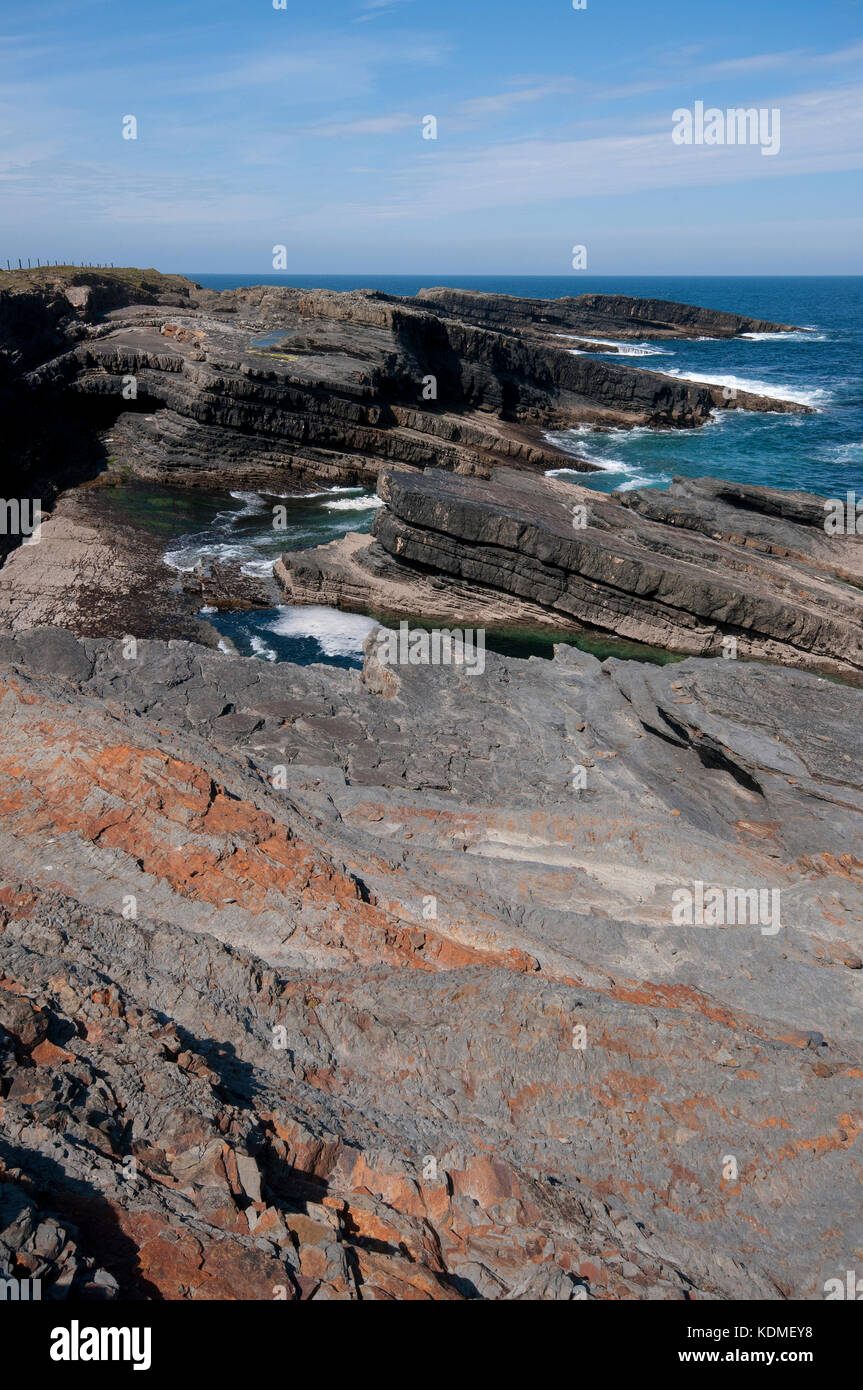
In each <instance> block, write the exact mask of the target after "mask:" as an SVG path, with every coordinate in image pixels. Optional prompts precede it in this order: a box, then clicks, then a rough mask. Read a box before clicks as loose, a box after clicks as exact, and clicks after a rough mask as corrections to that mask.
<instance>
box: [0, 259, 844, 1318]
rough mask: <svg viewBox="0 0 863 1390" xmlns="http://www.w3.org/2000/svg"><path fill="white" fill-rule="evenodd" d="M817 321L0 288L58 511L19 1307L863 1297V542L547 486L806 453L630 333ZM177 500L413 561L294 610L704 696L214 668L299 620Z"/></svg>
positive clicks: (20, 1099)
mask: <svg viewBox="0 0 863 1390" xmlns="http://www.w3.org/2000/svg"><path fill="white" fill-rule="evenodd" d="M791 329H792V325H785V324H772V323H765V322H764V321H763V320H760V319H754V318H746V317H744V316H742V315H729V314H722V313H718V312H714V311H711V310H708V309H702V308H695V307H693V306H687V305H674V304H668V303H664V302H661V301H636V300H632V299H629V298H627V297H626V296H619V295H612V296H597V295H585V296H580V297H578V298H572V299H566V300H559V301H536V300H516V299H512V298H510V297H508V296H500V295H476V294H471V293H469V292H465V291H457V290H451V289H446V288H439V289H432V288H429V289H425V290H423V291H421V293H420V294H419V295H418V296H416V298H415V299H399V298H397V297H395V296H390V295H384V294H381V293H378V292H372V291H353V292H350V293H346V294H336V293H334V292H330V291H325V290H313V291H301V290H292V289H284V288H275V289H274V288H270V287H264V286H258V287H255V288H253V289H248V290H234V291H226V292H223V293H216V292H214V291H209V290H205V289H202V288H201V287H200V286H197V285H195V284H194V283H193V282H191V281H188V280H185V279H183V277H179V276H164V275H161V274H159V273H157V272H155V271H119V272H104V271H92V272H77V271H71V270H70V271H69V272H62V273H61V272H57V271H56V270H54V271H45V272H42V271H40V272H32V273H31V272H20V273H13V274H12V275H4V274H2V273H0V405H2V407H3V410H4V418H6V419H8V420H9V421H10V426H9V431H8V435H9V437H8V450H9V457H10V459H11V461H12V465H13V470H14V473H15V478H16V489H17V493H18V495H21V496H24V495H29V496H34V497H35V496H38V497H41V498H42V499H43V501H44V508H45V519H44V521H43V525H42V533H41V537H40V540H39V543H38V544H36V545H32V546H24V545H21V544H20V537H18V538H15V537H11V536H6V537H3V538H2V539H3V540H4V542H5V550H4V555H5V562H4V563H3V564H2V568H0V712H2V718H3V739H2V740H0V1276H2V1277H14V1278H20V1277H29V1278H36V1279H39V1280H41V1281H42V1285H43V1287H44V1288H45V1290H47V1291H48V1293H47V1296H48V1297H50V1298H55V1299H58V1300H59V1299H69V1300H72V1301H74V1300H77V1299H85V1300H88V1299H94V1300H95V1299H111V1300H114V1299H118V1300H131V1299H135V1300H138V1299H145V1300H162V1299H170V1300H192V1301H194V1300H211V1299H213V1300H223V1299H231V1300H234V1299H261V1300H272V1299H273V1298H274V1297H275V1296H279V1297H282V1298H284V1299H285V1300H287V1301H309V1300H314V1301H320V1300H336V1301H390V1300H399V1301H401V1300H422V1301H432V1300H434V1301H465V1300H495V1301H497V1300H519V1301H521V1300H543V1301H546V1300H554V1301H589V1302H594V1301H606V1300H651V1301H652V1300H657V1301H679V1302H684V1301H693V1300H694V1301H700V1300H705V1301H713V1300H741V1299H749V1298H753V1299H759V1300H774V1301H784V1300H805V1299H813V1298H818V1297H820V1296H821V1291H822V1290H823V1288H824V1284H825V1280H827V1279H830V1278H831V1277H833V1276H835V1275H836V1274H837V1271H845V1270H848V1269H853V1268H854V1267H855V1265H854V1260H855V1258H857V1257H858V1255H857V1252H859V1250H860V1248H861V1239H863V1228H861V1218H860V1211H859V1191H860V1181H861V1178H863V1170H861V1163H860V1157H859V1152H858V1149H859V1143H858V1136H859V1134H860V1132H861V1131H863V1112H861V1107H860V1079H861V1077H863V1005H861V996H860V980H861V974H860V972H861V970H863V855H861V845H863V774H861V768H863V691H861V690H860V689H857V688H855V686H856V685H857V684H858V683H859V681H860V677H861V673H863V593H861V587H863V549H861V547H863V537H857V536H855V535H850V536H847V537H843V538H841V539H840V540H837V539H836V538H829V537H828V536H827V535H826V534H825V530H824V526H823V519H824V510H823V503H822V501H821V499H819V498H817V497H814V496H811V495H809V494H806V493H803V492H793V493H792V492H781V491H779V490H776V489H772V488H762V487H754V486H749V485H743V484H733V483H730V482H725V481H722V480H719V479H715V478H698V479H685V478H678V479H676V480H675V481H674V483H673V484H672V486H671V487H670V488H669V489H668V490H667V491H665V492H660V491H656V490H650V489H639V488H635V489H633V490H631V491H629V492H626V493H619V494H614V495H611V496H608V495H605V494H602V493H600V492H598V491H596V490H591V489H590V488H588V487H581V486H577V485H575V484H573V483H564V482H562V481H561V480H559V479H556V478H553V477H546V476H545V475H546V474H547V472H548V471H549V470H555V469H558V468H562V467H564V466H565V467H567V468H573V469H574V470H575V471H578V470H579V469H581V471H583V472H584V473H585V474H586V473H588V472H589V471H590V470H591V468H592V465H591V464H590V463H588V462H587V461H580V462H579V461H578V460H573V459H572V457H571V456H570V455H568V454H563V453H562V452H561V451H560V450H558V449H557V448H556V447H555V446H553V445H552V444H550V443H549V442H548V441H547V440H546V438H545V434H546V432H547V431H548V430H552V429H566V428H570V427H572V426H573V425H576V424H592V425H596V426H598V427H603V426H607V425H614V426H615V427H625V428H629V427H633V426H636V425H643V424H650V425H652V426H654V427H662V428H667V429H669V430H672V429H680V430H689V429H698V428H700V427H701V426H702V425H703V424H705V423H706V421H707V420H709V419H710V418H711V416H712V414H713V413H714V412H715V411H717V410H722V409H740V410H751V411H758V412H762V411H776V412H779V411H782V412H805V410H806V409H807V407H805V406H800V405H798V404H796V403H792V402H788V401H778V400H775V399H770V398H768V397H764V396H758V395H753V394H747V393H745V392H738V393H737V394H736V395H735V396H731V397H729V396H728V395H727V393H723V391H722V390H721V389H720V388H718V387H712V386H708V385H702V384H698V383H693V382H688V381H684V380H682V379H678V378H673V377H669V376H663V375H662V374H661V373H656V372H650V371H645V370H643V369H642V368H640V367H632V366H627V365H624V364H622V363H618V362H617V361H611V362H606V361H600V360H598V359H597V358H596V355H595V354H594V353H592V352H591V350H590V342H589V340H590V339H591V338H594V337H612V338H615V339H617V340H619V341H626V340H634V339H636V338H638V337H642V336H650V337H657V338H659V337H681V338H687V337H697V336H705V335H710V336H714V337H717V338H720V339H721V338H730V337H734V336H737V335H740V334H744V333H754V332H785V331H791ZM561 334H565V335H569V336H568V338H567V339H566V340H565V341H566V342H568V343H570V344H582V349H580V350H579V352H580V355H573V353H572V352H570V351H568V349H567V347H566V346H561V345H560V344H561V343H562V342H564V339H563V338H561V337H560V336H559V335H561ZM579 335H582V336H579ZM432 388H433V389H434V392H435V394H433V395H432V394H431V392H432ZM424 392H426V393H427V394H426V395H425V397H424ZM124 393H125V394H124ZM127 478H131V479H133V480H135V481H137V482H140V483H141V485H142V486H145V485H149V484H153V485H155V484H159V485H163V486H164V485H165V484H170V485H171V486H173V487H176V488H178V489H185V490H194V489H198V490H202V489H205V488H207V487H218V488H221V489H226V488H238V487H239V488H242V487H244V486H247V487H249V488H258V487H261V486H263V485H265V484H266V485H267V486H272V487H273V488H274V489H275V490H277V491H278V492H280V493H281V494H283V495H285V496H286V500H287V502H288V503H289V501H290V494H292V493H295V492H297V491H298V490H300V489H302V487H303V486H307V485H308V483H309V482H310V481H314V482H315V483H318V484H320V485H321V486H324V487H326V486H331V485H333V484H335V483H340V484H347V485H348V486H355V485H356V486H364V487H373V488H376V489H377V493H378V496H379V497H380V499H381V501H382V502H383V504H384V505H383V506H382V507H380V509H379V510H378V512H377V515H376V518H375V522H374V527H373V530H372V533H371V535H366V534H362V535H361V534H359V533H351V534H348V535H347V536H345V537H344V538H343V539H342V540H339V541H336V542H334V543H331V544H329V545H327V546H322V547H316V548H310V549H305V550H294V551H288V552H286V553H285V554H284V555H283V556H282V558H281V560H280V561H279V562H278V564H277V566H276V573H275V580H276V582H277V584H278V586H279V590H280V593H281V596H282V597H283V598H284V600H285V601H286V602H288V603H291V604H298V605H303V604H318V605H320V604H324V605H330V606H332V607H336V608H341V609H345V610H350V611H353V612H362V613H366V614H370V615H373V616H374V617H376V618H381V619H383V620H384V621H387V622H391V623H392V625H394V626H397V625H398V623H397V620H399V621H401V620H408V621H414V622H424V623H441V624H444V625H446V626H448V627H461V628H464V627H473V628H482V627H484V626H489V627H492V626H494V625H495V624H500V625H502V626H504V625H507V624H510V625H512V624H517V625H521V626H524V627H525V628H529V629H532V630H535V631H537V632H545V633H549V632H558V633H559V632H561V630H567V629H569V628H571V629H572V632H573V633H576V632H587V633H592V634H594V635H596V634H598V635H600V636H602V637H616V638H621V639H626V640H629V641H632V642H639V643H645V644H650V645H653V646H656V647H659V648H662V649H663V651H664V652H665V653H667V654H674V656H676V657H677V658H680V659H677V660H674V661H671V662H669V663H668V664H664V665H663V664H656V663H650V662H646V661H639V660H619V659H616V658H607V659H604V660H601V659H598V658H597V657H595V656H592V655H590V654H588V653H587V652H585V651H581V650H579V649H578V648H577V647H576V646H574V645H571V644H569V643H568V642H561V643H560V644H558V645H557V646H556V647H555V649H554V652H553V657H552V659H531V660H521V659H517V658H515V657H510V656H505V655H500V654H498V653H496V652H494V651H488V652H485V653H484V662H483V665H482V669H481V670H480V669H479V667H474V668H467V667H465V666H464V665H463V664H462V665H459V664H450V665H439V666H435V665H429V664H422V663H416V664H411V663H410V662H408V663H404V664H399V663H393V662H391V661H388V660H386V659H384V657H383V656H382V649H381V646H380V637H381V632H380V630H379V629H378V630H376V631H372V632H371V633H370V635H369V637H368V638H367V641H366V645H365V651H364V656H363V664H362V669H360V670H346V669H341V668H339V667H337V666H333V665H324V664H312V665H299V664H293V663H291V662H282V663H271V662H268V661H263V660H253V659H243V658H240V657H237V656H235V655H232V654H230V653H226V652H224V651H216V650H213V647H214V646H215V637H216V635H215V633H214V632H213V631H212V630H210V631H209V632H208V630H207V624H206V623H204V622H202V621H201V620H200V618H199V617H198V616H197V614H198V609H199V608H200V607H201V605H202V604H208V605H209V604H213V605H216V606H225V607H231V606H234V607H238V608H239V607H242V606H243V605H246V606H251V607H255V606H265V605H267V604H270V603H272V602H273V601H274V598H273V590H272V588H271V587H269V581H268V580H267V581H260V582H258V581H253V580H250V579H248V578H246V579H245V580H244V581H243V582H240V581H239V580H238V578H237V576H236V574H235V573H232V572H231V571H229V570H228V571H226V570H223V569H221V568H220V567H219V566H218V564H217V565H214V566H212V567H210V569H209V570H208V571H207V572H206V573H200V574H192V575H190V576H187V577H186V578H185V580H184V581H179V580H178V578H177V575H176V574H175V573H173V572H171V571H169V570H168V569H167V567H166V566H165V565H163V564H162V562H161V558H160V555H161V551H160V547H159V545H157V544H156V542H155V541H154V540H153V539H152V537H151V538H149V539H148V538H147V537H145V536H144V535H143V534H142V533H141V532H140V531H137V530H136V529H135V527H134V525H132V524H129V525H125V524H118V523H117V522H116V515H117V514H116V513H110V508H109V502H110V492H111V485H112V484H114V483H117V482H118V481H119V480H122V479H127ZM729 658H736V659H729ZM828 677H829V679H828ZM711 895H713V897H711ZM716 895H718V901H719V902H720V903H721V905H722V912H719V909H718V908H717V905H716V904H717V897H716ZM741 895H742V896H741ZM706 897H707V898H708V899H709V900H710V902H711V911H712V912H713V915H712V916H711V915H710V912H708V913H707V914H705V911H704V903H705V898H706ZM681 899H683V900H685V902H687V903H688V914H689V915H688V917H687V916H686V914H684V915H681V914H680V903H681ZM753 901H754V903H755V904H756V906H757V909H758V910H757V913H755V915H750V916H746V915H745V914H743V904H745V905H746V906H747V910H748V907H749V905H750V904H751V902H753ZM726 904H727V908H726ZM765 904H766V906H765ZM693 905H695V906H693ZM738 907H739V909H740V915H735V913H736V912H737V909H738ZM699 913H700V916H699ZM25 1272H26V1275H25ZM275 1289H278V1290H280V1291H281V1292H280V1294H279V1295H275V1294H274V1290H275Z"/></svg>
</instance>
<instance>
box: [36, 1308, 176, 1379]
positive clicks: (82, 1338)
mask: <svg viewBox="0 0 863 1390" xmlns="http://www.w3.org/2000/svg"><path fill="white" fill-rule="evenodd" d="M152 1339H153V1333H152V1329H151V1328H149V1327H82V1326H81V1324H80V1323H79V1322H78V1321H77V1319H74V1318H73V1320H72V1323H71V1325H70V1326H69V1327H55V1328H53V1330H52V1332H51V1360H52V1361H131V1362H133V1367H132V1369H133V1370H135V1371H149V1369H150V1364H151V1354H152Z"/></svg>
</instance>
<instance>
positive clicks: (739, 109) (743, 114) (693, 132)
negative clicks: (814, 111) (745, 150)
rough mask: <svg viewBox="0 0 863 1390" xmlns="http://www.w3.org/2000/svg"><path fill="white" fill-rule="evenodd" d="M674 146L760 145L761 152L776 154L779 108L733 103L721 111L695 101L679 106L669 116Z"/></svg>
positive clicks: (777, 149)
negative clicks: (693, 103)
mask: <svg viewBox="0 0 863 1390" xmlns="http://www.w3.org/2000/svg"><path fill="white" fill-rule="evenodd" d="M671 120H672V128H671V138H672V140H673V141H674V143H675V145H760V146H761V153H762V154H768V155H772V154H778V153H779V144H780V137H779V125H780V116H779V107H778V106H774V107H773V108H772V109H771V110H769V111H768V110H767V108H766V107H764V106H762V107H760V108H756V107H754V106H746V107H744V106H735V107H730V108H729V109H728V110H727V111H722V110H720V108H719V107H718V106H708V108H707V110H706V111H705V109H704V102H703V101H697V102H696V103H695V106H694V107H693V108H692V110H691V111H690V109H689V108H688V107H686V106H679V107H678V108H677V110H676V111H674V112H672V116H671Z"/></svg>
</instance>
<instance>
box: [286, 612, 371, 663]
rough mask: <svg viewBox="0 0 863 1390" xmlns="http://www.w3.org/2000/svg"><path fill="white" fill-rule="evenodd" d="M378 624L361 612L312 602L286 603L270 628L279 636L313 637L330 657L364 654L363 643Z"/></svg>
mask: <svg viewBox="0 0 863 1390" xmlns="http://www.w3.org/2000/svg"><path fill="white" fill-rule="evenodd" d="M377 626H378V624H377V623H376V622H375V620H374V618H366V617H364V616H363V615H362V614H361V613H340V612H339V610H338V608H325V607H323V606H322V605H321V606H319V605H314V604H313V605H311V606H309V607H308V608H295V607H292V606H282V607H280V608H279V610H278V617H277V618H274V619H273V621H272V622H271V623H268V624H267V630H268V631H269V632H273V633H275V634H276V635H277V636H278V637H313V638H314V640H315V641H316V642H317V643H318V646H319V647H320V648H321V651H322V652H324V654H325V655H326V656H360V655H361V654H362V650H363V642H364V641H365V639H366V637H367V635H368V634H369V633H370V632H371V631H372V629H373V628H375V627H377Z"/></svg>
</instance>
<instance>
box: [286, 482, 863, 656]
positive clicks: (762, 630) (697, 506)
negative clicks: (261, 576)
mask: <svg viewBox="0 0 863 1390" xmlns="http://www.w3.org/2000/svg"><path fill="white" fill-rule="evenodd" d="M378 487H379V493H380V495H381V497H382V498H383V499H384V500H385V501H386V504H387V505H386V508H385V509H382V510H381V511H380V512H378V514H377V516H376V518H375V522H374V527H373V530H372V535H371V537H363V538H359V537H351V538H348V539H346V540H345V541H338V542H334V543H333V544H331V545H329V546H326V547H319V548H318V549H316V550H308V551H302V552H295V553H293V554H288V555H285V556H283V557H282V560H281V562H280V564H279V566H278V567H277V571H276V577H277V579H279V581H280V582H281V584H282V587H283V590H284V591H285V593H286V594H288V595H289V596H290V598H291V600H292V601H293V602H299V603H303V602H306V603H315V602H321V601H327V602H330V603H338V602H340V601H343V602H344V603H345V604H346V605H347V606H351V607H354V608H358V609H360V610H362V611H368V612H372V613H381V612H387V613H399V612H400V613H401V614H403V615H404V616H409V615H410V616H415V617H424V618H437V617H439V616H441V615H442V614H443V615H458V614H461V615H462V619H463V620H472V621H479V619H478V618H477V616H476V615H477V614H481V613H482V611H483V608H484V607H486V606H488V611H489V612H490V613H491V612H493V614H494V617H493V618H491V617H490V619H489V621H490V622H492V621H495V620H496V621H506V618H507V616H508V617H509V618H510V619H512V620H518V621H521V620H522V619H524V618H525V617H527V616H529V615H527V614H526V612H525V606H526V605H528V606H530V607H531V608H532V609H533V610H537V609H539V610H542V613H543V614H544V623H545V625H552V626H553V625H554V624H555V623H556V624H557V626H561V625H562V624H566V623H567V622H570V623H573V624H575V625H576V626H581V627H585V628H588V629H593V630H595V631H599V632H606V633H613V634H614V635H615V636H617V637H622V638H628V639H631V640H633V641H638V642H644V643H647V644H649V645H652V646H656V647H662V648H665V649H666V650H669V651H674V652H679V653H684V654H697V655H705V656H706V655H722V654H723V653H724V652H726V650H727V649H726V647H724V646H723V639H726V638H729V637H730V638H733V639H734V642H735V643H736V648H735V649H733V650H736V654H737V655H740V656H742V657H749V658H752V657H756V658H766V659H768V660H771V661H778V662H782V663H783V664H785V665H789V666H800V667H803V668H806V669H810V670H822V671H825V672H829V673H832V674H838V675H844V676H849V677H852V678H854V679H858V678H859V677H860V675H861V672H863V539H861V538H860V537H858V536H855V535H848V536H845V535H841V536H840V535H828V534H826V532H825V529H824V522H825V510H824V502H823V499H821V498H818V497H814V496H811V495H809V494H805V493H786V492H780V491H778V490H775V489H771V488H758V487H748V486H745V485H740V484H732V483H724V482H722V481H720V480H717V479H711V478H702V479H695V480H691V479H677V480H675V482H674V484H673V485H672V487H670V488H669V489H668V490H667V491H664V492H658V491H654V490H651V489H643V490H634V491H631V492H626V493H622V494H618V495H614V496H605V495H603V494H600V493H597V492H594V491H591V490H589V489H587V488H582V487H578V486H574V485H572V484H570V483H565V482H563V481H560V480H557V479H551V478H545V479H537V478H531V479H527V478H525V477H524V476H523V475H520V474H518V473H516V472H515V471H513V470H511V469H499V470H496V471H495V473H494V475H493V477H492V479H491V480H490V481H483V480H479V479H469V478H459V477H453V476H452V475H449V474H445V473H442V472H440V471H437V470H427V471H426V472H424V473H416V472H410V473H408V472H405V471H400V470H394V469H393V470H387V471H386V472H385V473H383V474H381V477H380V479H379V485H378ZM508 606H509V611H508V613H507V608H508ZM540 621H541V622H542V621H543V620H542V619H541V620H540Z"/></svg>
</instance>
